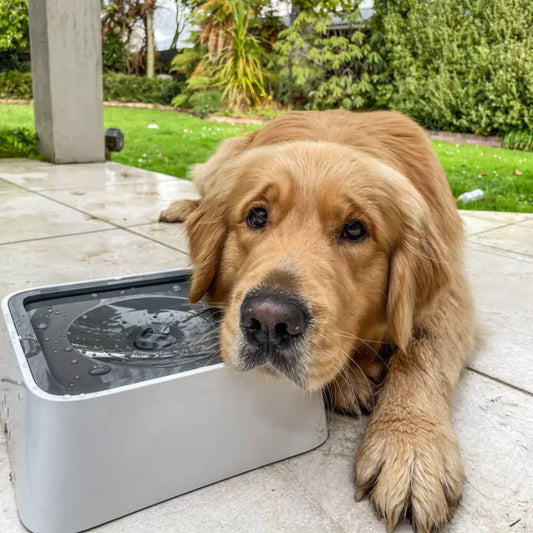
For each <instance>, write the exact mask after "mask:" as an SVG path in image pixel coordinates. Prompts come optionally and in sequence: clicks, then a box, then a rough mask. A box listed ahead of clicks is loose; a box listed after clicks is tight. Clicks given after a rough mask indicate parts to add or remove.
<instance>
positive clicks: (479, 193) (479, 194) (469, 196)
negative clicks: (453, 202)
mask: <svg viewBox="0 0 533 533" xmlns="http://www.w3.org/2000/svg"><path fill="white" fill-rule="evenodd" d="M484 196H485V193H484V192H483V190H482V189H474V190H473V191H469V192H464V193H463V194H461V195H459V198H458V200H459V201H460V202H465V203H466V202H475V201H476V200H481V199H482V198H483V197H484Z"/></svg>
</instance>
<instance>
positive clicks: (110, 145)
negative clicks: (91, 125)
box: [105, 128, 124, 160]
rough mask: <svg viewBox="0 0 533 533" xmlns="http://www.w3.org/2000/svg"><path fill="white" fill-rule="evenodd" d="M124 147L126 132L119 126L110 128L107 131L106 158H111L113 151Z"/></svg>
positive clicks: (118, 150)
mask: <svg viewBox="0 0 533 533" xmlns="http://www.w3.org/2000/svg"><path fill="white" fill-rule="evenodd" d="M122 148H124V134H123V133H122V132H121V131H120V130H119V129H118V128H108V129H107V130H106V132H105V158H106V159H107V160H110V159H111V152H120V151H121V150H122Z"/></svg>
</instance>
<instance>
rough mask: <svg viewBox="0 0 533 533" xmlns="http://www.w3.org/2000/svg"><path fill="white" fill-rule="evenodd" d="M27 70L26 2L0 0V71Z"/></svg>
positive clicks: (27, 31) (28, 64) (28, 55)
mask: <svg viewBox="0 0 533 533" xmlns="http://www.w3.org/2000/svg"><path fill="white" fill-rule="evenodd" d="M29 69H30V37H29V28H28V3H27V0H0V71H1V70H29Z"/></svg>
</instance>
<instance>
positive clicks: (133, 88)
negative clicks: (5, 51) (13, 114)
mask: <svg viewBox="0 0 533 533" xmlns="http://www.w3.org/2000/svg"><path fill="white" fill-rule="evenodd" d="M182 90H183V83H182V82H178V81H174V80H171V79H161V78H146V77H144V76H135V75H128V74H117V73H113V72H108V73H105V74H104V100H106V101H117V102H146V103H150V104H170V103H171V102H172V99H173V98H174V96H176V95H177V94H179V93H180V92H181V91H182ZM0 98H23V99H31V98H32V85H31V72H18V71H15V70H14V71H10V72H0Z"/></svg>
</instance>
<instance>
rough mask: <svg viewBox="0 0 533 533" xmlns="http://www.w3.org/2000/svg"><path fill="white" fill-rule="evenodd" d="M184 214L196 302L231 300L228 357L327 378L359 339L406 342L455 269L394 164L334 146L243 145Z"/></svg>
mask: <svg viewBox="0 0 533 533" xmlns="http://www.w3.org/2000/svg"><path fill="white" fill-rule="evenodd" d="M216 172H219V173H221V174H220V176H221V179H219V180H218V183H223V185H222V186H218V187H215V188H213V190H210V191H208V193H207V195H206V196H205V197H204V199H203V201H202V203H201V205H200V207H199V209H198V210H197V211H196V212H195V213H193V214H192V215H191V216H190V217H189V219H188V220H187V223H186V228H187V232H188V235H189V240H190V248H191V257H192V260H193V263H194V265H195V267H196V270H195V274H194V278H193V282H192V288H191V300H193V301H196V300H198V299H199V298H201V297H202V296H203V295H204V294H206V293H207V294H208V296H209V298H210V299H211V300H212V301H213V302H215V303H219V304H221V305H223V306H224V307H225V314H224V319H223V323H222V328H221V351H222V356H223V358H224V360H225V362H226V363H227V364H229V365H230V366H232V367H234V368H236V369H240V370H247V369H251V368H254V367H258V366H259V367H262V368H265V369H267V371H270V372H273V373H275V374H278V373H281V374H283V375H285V376H287V377H288V378H289V379H291V380H293V381H294V382H296V383H297V384H299V385H300V386H301V387H303V388H307V389H317V388H321V387H322V386H324V385H325V384H326V383H328V382H330V381H331V380H332V379H333V378H334V377H335V376H336V375H337V374H338V373H339V372H340V371H341V369H342V368H343V367H344V366H345V365H346V363H347V362H348V361H349V359H350V357H352V355H353V354H354V353H355V351H356V350H357V349H358V347H360V346H361V344H364V343H367V342H369V341H386V342H393V343H395V344H396V345H397V346H398V347H399V348H400V349H405V347H406V345H407V343H408V340H409V338H410V336H411V331H412V328H413V320H414V318H415V317H416V315H417V314H418V313H420V312H423V310H424V309H427V307H428V306H430V305H431V303H432V301H433V300H434V298H435V297H436V295H437V294H438V293H439V292H440V290H441V289H442V288H443V287H444V286H445V285H446V284H447V283H448V281H449V278H450V276H451V272H450V269H449V266H448V264H449V257H448V255H449V252H448V250H447V248H446V246H445V245H444V244H443V239H441V238H440V237H439V235H438V232H437V229H436V227H435V224H434V223H433V221H432V217H431V215H430V211H429V208H428V206H427V204H426V202H425V201H424V199H423V198H422V196H421V195H420V194H419V192H417V190H416V189H415V187H414V186H413V185H412V184H411V182H410V181H409V180H408V179H407V178H406V177H405V176H403V175H402V174H401V173H400V172H398V171H397V170H394V169H393V168H391V167H389V166H387V165H384V164H383V163H381V162H379V161H378V160H377V159H375V158H373V157H371V156H369V155H365V154H363V153H361V152H358V151H357V150H355V149H353V148H350V147H347V146H342V145H339V144H335V143H316V142H291V143H284V144H278V145H270V146H261V147H258V148H253V149H248V150H246V151H244V152H243V153H241V154H239V155H237V156H235V157H232V158H231V160H229V161H226V162H225V163H224V164H222V165H220V167H219V168H218V169H217V170H216Z"/></svg>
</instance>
